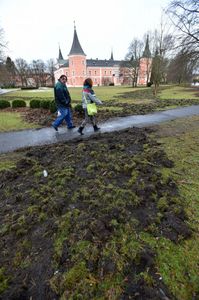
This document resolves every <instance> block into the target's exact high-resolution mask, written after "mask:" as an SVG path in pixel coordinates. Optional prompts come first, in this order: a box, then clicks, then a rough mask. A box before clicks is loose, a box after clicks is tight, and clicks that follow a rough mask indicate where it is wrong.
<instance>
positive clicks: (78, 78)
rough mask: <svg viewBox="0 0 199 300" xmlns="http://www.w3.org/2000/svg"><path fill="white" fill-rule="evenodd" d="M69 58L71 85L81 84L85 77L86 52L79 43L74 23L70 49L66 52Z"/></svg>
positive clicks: (69, 81) (69, 82)
mask: <svg viewBox="0 0 199 300" xmlns="http://www.w3.org/2000/svg"><path fill="white" fill-rule="evenodd" d="M68 60H69V80H68V84H69V85H72V86H82V85H83V82H84V80H85V79H86V54H85V53H84V51H83V50H82V47H81V45H80V42H79V39H78V36H77V31H76V26H75V25H74V36H73V43H72V47H71V50H70V52H69V54H68Z"/></svg>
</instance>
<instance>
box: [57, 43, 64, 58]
mask: <svg viewBox="0 0 199 300" xmlns="http://www.w3.org/2000/svg"><path fill="white" fill-rule="evenodd" d="M58 60H63V55H62V53H61V48H60V45H59V56H58Z"/></svg>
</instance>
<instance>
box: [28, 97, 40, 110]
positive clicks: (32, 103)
mask: <svg viewBox="0 0 199 300" xmlns="http://www.w3.org/2000/svg"><path fill="white" fill-rule="evenodd" d="M40 103H41V100H36V99H34V100H31V101H30V108H40Z"/></svg>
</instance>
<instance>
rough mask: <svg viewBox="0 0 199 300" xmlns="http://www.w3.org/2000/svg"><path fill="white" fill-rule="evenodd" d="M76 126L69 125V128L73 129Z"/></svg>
mask: <svg viewBox="0 0 199 300" xmlns="http://www.w3.org/2000/svg"><path fill="white" fill-rule="evenodd" d="M75 127H76V126H75V125H73V126H70V127H68V129H73V128H75Z"/></svg>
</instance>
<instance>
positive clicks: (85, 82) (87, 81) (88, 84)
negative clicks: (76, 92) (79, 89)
mask: <svg viewBox="0 0 199 300" xmlns="http://www.w3.org/2000/svg"><path fill="white" fill-rule="evenodd" d="M84 85H87V86H89V87H90V88H92V86H93V81H92V79H91V78H86V79H85V80H84Z"/></svg>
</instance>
